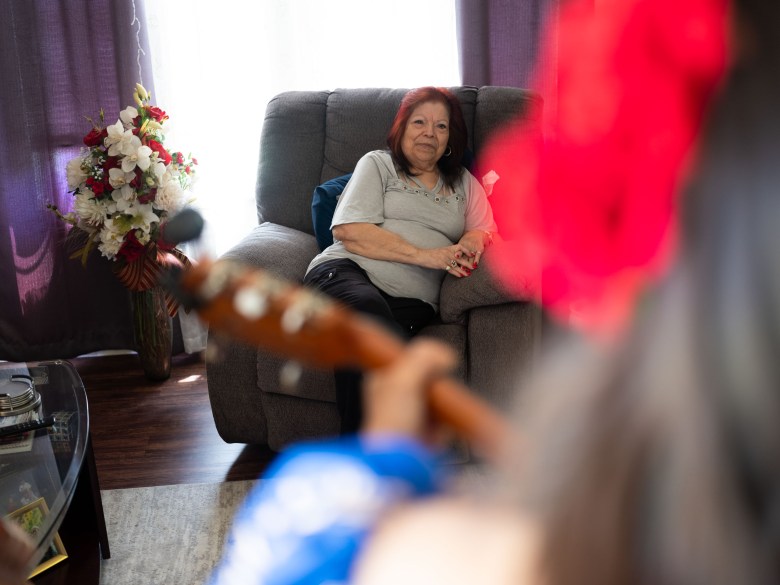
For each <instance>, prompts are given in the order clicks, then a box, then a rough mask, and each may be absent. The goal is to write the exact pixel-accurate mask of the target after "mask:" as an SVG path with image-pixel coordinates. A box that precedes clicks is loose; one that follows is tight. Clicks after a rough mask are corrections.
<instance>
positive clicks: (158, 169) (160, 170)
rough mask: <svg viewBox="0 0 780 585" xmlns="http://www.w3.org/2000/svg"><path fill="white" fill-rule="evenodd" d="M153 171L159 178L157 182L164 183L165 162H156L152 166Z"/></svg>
mask: <svg viewBox="0 0 780 585" xmlns="http://www.w3.org/2000/svg"><path fill="white" fill-rule="evenodd" d="M152 173H154V176H155V177H156V178H157V184H158V185H162V184H163V177H164V176H165V163H163V162H156V163H154V165H153V166H152Z"/></svg>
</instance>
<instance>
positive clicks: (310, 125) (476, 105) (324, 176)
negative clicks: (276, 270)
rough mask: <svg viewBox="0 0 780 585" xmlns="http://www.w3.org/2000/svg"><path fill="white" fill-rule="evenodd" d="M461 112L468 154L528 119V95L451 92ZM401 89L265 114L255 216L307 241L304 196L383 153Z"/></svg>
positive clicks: (323, 99)
mask: <svg viewBox="0 0 780 585" xmlns="http://www.w3.org/2000/svg"><path fill="white" fill-rule="evenodd" d="M450 89H452V91H453V92H454V93H455V95H457V96H458V98H459V99H460V101H461V104H462V106H463V115H464V117H465V119H466V126H467V128H468V133H469V148H470V149H471V150H472V151H473V152H474V153H475V154H476V155H478V154H479V151H480V149H481V148H482V146H483V145H484V143H485V141H486V139H487V136H488V135H489V134H490V133H491V132H492V131H494V130H495V129H496V128H497V127H499V126H501V125H502V124H505V123H507V122H508V121H509V120H511V119H515V118H516V117H518V116H520V115H522V114H524V113H529V112H533V111H536V110H537V109H536V108H531V107H530V106H531V104H532V103H533V102H539V101H540V98H539V96H538V95H537V94H535V93H534V92H530V91H527V90H523V89H517V88H511V87H490V86H486V87H481V88H476V87H453V88H450ZM407 91H408V90H406V89H381V88H377V89H337V90H334V91H292V92H285V93H282V94H279V95H277V96H276V97H274V98H273V99H272V100H271V101H270V102H269V103H268V107H267V108H266V114H265V121H264V124H263V130H262V135H261V139H260V161H259V164H258V177H257V192H256V199H257V214H258V219H259V221H260V222H264V221H270V222H273V223H278V224H281V225H284V226H287V227H291V228H295V229H298V230H300V231H303V232H307V233H309V234H313V233H314V230H313V227H312V219H311V198H312V192H313V191H314V189H315V187H317V185H319V184H321V183H323V182H324V181H327V180H328V179H332V178H334V177H338V176H340V175H344V174H346V173H349V172H351V171H352V170H353V169H354V168H355V164H356V163H357V161H358V160H359V159H360V157H361V156H363V155H364V154H365V153H367V152H369V151H371V150H377V149H382V148H386V139H387V132H388V130H389V129H390V124H391V123H392V121H393V118H394V117H395V114H396V112H397V111H398V107H399V105H400V103H401V98H402V97H403V96H404V94H405V93H406V92H407Z"/></svg>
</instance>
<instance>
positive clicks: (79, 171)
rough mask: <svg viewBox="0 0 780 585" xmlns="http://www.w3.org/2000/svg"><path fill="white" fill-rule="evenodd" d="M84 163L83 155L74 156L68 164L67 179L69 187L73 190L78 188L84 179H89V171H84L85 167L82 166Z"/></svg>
mask: <svg viewBox="0 0 780 585" xmlns="http://www.w3.org/2000/svg"><path fill="white" fill-rule="evenodd" d="M83 164H84V159H83V158H82V157H78V158H74V159H71V160H69V161H68V166H67V170H66V172H67V180H68V189H70V190H71V191H73V190H74V189H77V188H78V187H79V185H81V184H82V183H83V182H84V181H86V180H87V173H85V172H84V169H83V168H81V167H82V165H83Z"/></svg>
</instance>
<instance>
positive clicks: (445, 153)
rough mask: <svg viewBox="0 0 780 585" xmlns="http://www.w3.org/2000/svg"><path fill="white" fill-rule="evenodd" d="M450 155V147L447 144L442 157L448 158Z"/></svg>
mask: <svg viewBox="0 0 780 585" xmlns="http://www.w3.org/2000/svg"><path fill="white" fill-rule="evenodd" d="M451 154H452V147H451V146H450V145H449V144H448V145H447V150H445V151H444V156H450V155H451Z"/></svg>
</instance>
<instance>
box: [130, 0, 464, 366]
mask: <svg viewBox="0 0 780 585" xmlns="http://www.w3.org/2000/svg"><path fill="white" fill-rule="evenodd" d="M144 2H145V9H146V15H147V22H148V25H147V26H148V31H147V32H148V34H149V41H150V46H151V60H152V64H153V74H154V87H155V93H156V95H154V96H152V98H153V103H155V104H157V105H158V106H160V107H161V108H163V109H164V110H166V112H168V114H169V116H170V120H169V121H168V122H166V126H168V127H169V131H168V134H167V136H166V145H167V146H170V147H172V148H174V149H176V150H182V151H184V152H192V153H193V155H194V156H195V157H196V158H197V159H198V162H199V168H198V181H197V183H196V185H195V189H194V195H195V197H196V200H195V201H194V205H195V206H196V207H197V208H198V209H200V211H201V213H202V214H203V216H204V217H205V218H206V226H207V228H206V231H205V233H204V237H203V238H202V241H201V242H200V244H199V246H198V247H197V248H192V247H190V248H189V249H188V250H187V252H188V253H189V254H190V255H192V256H193V257H196V258H197V257H199V256H201V255H203V254H206V255H208V256H210V257H216V256H219V255H220V254H222V253H223V252H225V251H226V250H228V249H229V248H230V247H231V246H233V245H234V244H236V243H237V242H238V241H239V240H240V239H241V238H243V237H244V236H245V235H246V234H247V233H249V231H250V230H251V229H252V228H253V227H254V226H255V225H257V213H256V210H255V200H254V193H255V180H256V174H257V157H258V146H259V142H260V130H261V127H262V121H263V115H264V112H265V106H266V104H267V103H268V101H269V100H270V99H271V98H272V97H273V96H274V95H276V94H278V93H280V92H282V91H289V90H323V89H335V88H339V87H418V86H423V85H443V86H451V85H459V84H460V73H459V64H458V50H457V38H456V21H455V0H392V1H387V2H379V1H375V0H258V1H251V0H250V1H249V2H247V1H246V0H144ZM182 315H183V313H182ZM193 321H194V320H192V319H188V318H187V317H186V316H185V317H182V333H183V335H184V344H185V349H186V350H187V351H188V352H192V351H198V350H199V349H202V347H201V346H204V345H205V332H204V331H203V330H202V329H201V328H199V327H198V326H197V324H196V323H194V322H193Z"/></svg>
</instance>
